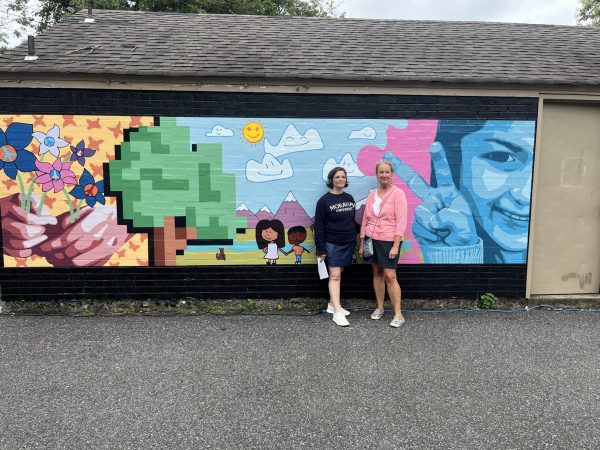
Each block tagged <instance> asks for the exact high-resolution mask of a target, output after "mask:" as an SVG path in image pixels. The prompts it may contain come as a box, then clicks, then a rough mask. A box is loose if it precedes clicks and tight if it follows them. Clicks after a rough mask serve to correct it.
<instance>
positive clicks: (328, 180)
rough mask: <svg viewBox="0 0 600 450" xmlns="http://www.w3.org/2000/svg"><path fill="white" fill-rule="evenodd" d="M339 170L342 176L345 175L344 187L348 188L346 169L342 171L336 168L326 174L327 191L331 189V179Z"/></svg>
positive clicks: (341, 168) (340, 168)
mask: <svg viewBox="0 0 600 450" xmlns="http://www.w3.org/2000/svg"><path fill="white" fill-rule="evenodd" d="M340 170H341V171H342V172H344V175H346V185H345V186H344V187H348V172H346V169H344V168H343V167H339V166H338V167H334V168H333V169H331V170H330V171H329V173H328V174H327V187H328V188H329V189H333V177H335V174H336V173H338V172H339V171H340Z"/></svg>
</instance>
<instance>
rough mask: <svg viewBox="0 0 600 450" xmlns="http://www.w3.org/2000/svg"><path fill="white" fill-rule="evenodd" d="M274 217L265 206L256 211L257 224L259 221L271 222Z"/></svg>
mask: <svg viewBox="0 0 600 450" xmlns="http://www.w3.org/2000/svg"><path fill="white" fill-rule="evenodd" d="M274 217H275V216H274V215H273V213H272V212H271V210H270V209H269V208H268V207H267V205H265V206H263V207H262V208H260V209H259V210H258V212H257V213H256V221H257V222H258V221H259V220H264V219H267V220H272V219H273V218H274Z"/></svg>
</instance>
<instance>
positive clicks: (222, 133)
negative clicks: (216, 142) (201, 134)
mask: <svg viewBox="0 0 600 450" xmlns="http://www.w3.org/2000/svg"><path fill="white" fill-rule="evenodd" d="M206 136H208V137H230V136H233V130H230V129H229V128H225V127H224V126H222V125H215V126H214V127H212V130H210V131H209V132H208V133H206Z"/></svg>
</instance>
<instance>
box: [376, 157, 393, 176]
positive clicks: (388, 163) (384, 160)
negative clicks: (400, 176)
mask: <svg viewBox="0 0 600 450" xmlns="http://www.w3.org/2000/svg"><path fill="white" fill-rule="evenodd" d="M384 164H387V165H388V166H390V170H391V172H392V173H394V166H393V165H392V163H391V162H390V161H388V160H387V159H380V160H379V161H377V164H375V174H377V172H378V171H379V166H383V165H384Z"/></svg>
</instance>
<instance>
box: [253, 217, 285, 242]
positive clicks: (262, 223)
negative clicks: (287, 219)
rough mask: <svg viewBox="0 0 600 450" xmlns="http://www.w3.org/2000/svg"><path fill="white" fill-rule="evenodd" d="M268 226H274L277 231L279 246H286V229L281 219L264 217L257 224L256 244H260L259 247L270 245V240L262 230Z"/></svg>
mask: <svg viewBox="0 0 600 450" xmlns="http://www.w3.org/2000/svg"><path fill="white" fill-rule="evenodd" d="M267 228H272V229H273V231H276V232H277V239H276V240H275V243H276V244H277V248H282V247H285V229H284V227H283V223H281V220H277V219H273V220H269V219H263V220H259V221H258V223H257V224H256V245H258V248H265V247H266V246H267V245H269V242H268V241H266V240H265V239H264V238H263V237H262V232H263V231H265V230H266V229H267Z"/></svg>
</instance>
